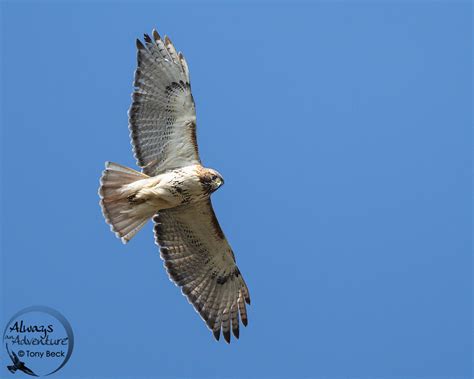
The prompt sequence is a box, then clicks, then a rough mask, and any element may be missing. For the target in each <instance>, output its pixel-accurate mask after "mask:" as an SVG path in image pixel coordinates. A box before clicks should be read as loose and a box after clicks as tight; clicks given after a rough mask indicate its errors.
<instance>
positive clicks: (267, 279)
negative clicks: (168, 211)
mask: <svg viewBox="0 0 474 379" xmlns="http://www.w3.org/2000/svg"><path fill="white" fill-rule="evenodd" d="M1 9H2V20H1V25H2V37H1V42H2V54H1V58H2V81H1V84H2V119H1V126H2V132H1V133H2V136H1V141H2V213H1V223H2V259H3V260H2V285H3V291H2V294H3V296H2V303H3V311H2V316H3V324H2V325H4V323H5V322H6V319H8V318H10V317H11V315H13V314H14V313H15V312H17V311H18V310H19V309H21V308H23V307H27V306H30V305H33V304H43V305H48V306H51V307H54V308H56V309H58V310H59V311H61V312H62V313H63V314H64V315H65V316H66V317H67V318H68V319H69V321H70V322H71V324H72V326H73V328H74V331H75V335H76V346H75V351H74V353H73V356H72V358H71V361H70V362H69V363H68V364H67V366H66V367H65V368H64V369H63V370H61V372H59V373H58V374H56V375H55V377H57V378H73V377H82V378H95V377H97V378H106V377H107V378H122V377H124V378H125V377H128V378H151V377H157V378H165V377H200V378H211V377H215V378H223V377H233V378H247V377H249V378H250V377H255V378H256V377H282V378H283V377H286V378H296V377H319V378H336V377H340V378H342V377H344V378H348V377H352V378H354V377H357V378H369V377H371V378H373V377H383V378H392V377H399V378H408V377H427V378H434V377H443V378H455V377H460V378H468V377H471V362H472V350H471V349H472V341H471V338H472V328H471V319H472V307H471V301H472V293H471V285H472V282H471V271H472V263H471V253H472V252H471V247H472V245H471V244H472V225H471V211H472V207H471V199H472V194H471V172H472V156H471V150H472V146H471V143H472V139H471V127H472V113H471V106H472V92H471V91H472V55H471V54H472V46H473V41H472V29H471V24H472V19H471V18H472V9H471V3H470V2H467V1H466V2H448V1H445V2H429V1H420V2H402V1H400V2H392V3H385V2H384V3H382V2H378V3H365V2H364V3H362V2H338V3H329V2H321V3H314V4H310V3H290V2H288V3H286V4H280V3H279V4H276V3H274V4H273V5H270V4H269V3H260V4H258V5H251V4H250V3H237V2H234V3H229V4H227V5H224V4H219V3H217V2H213V3H211V2H209V3H201V4H195V3H182V2H181V3H179V2H178V3H171V2H166V3H157V2H146V3H145V2H144V3H139V2H131V1H130V2H120V3H109V2H101V3H95V4H94V3H92V2H82V3H75V4H65V3H59V2H51V3H26V2H21V1H20V2H19V1H10V2H3V3H2V5H1ZM153 27H157V28H158V30H159V31H160V32H161V33H162V34H168V35H170V36H171V38H172V40H173V42H174V43H175V45H176V47H177V49H178V50H181V51H183V52H184V53H185V56H186V57H187V60H188V62H189V65H190V69H191V77H192V85H193V91H194V97H195V100H196V104H197V112H198V140H199V145H200V152H201V156H202V159H203V162H204V163H205V164H206V165H208V166H210V167H214V168H216V169H218V170H219V171H220V172H222V173H223V175H224V177H225V179H226V185H225V186H224V187H223V188H222V189H221V190H219V191H218V192H217V193H216V194H215V195H214V196H213V199H214V204H215V208H216V212H217V214H218V217H219V220H220V222H221V224H222V227H223V229H224V231H225V232H226V234H227V236H228V238H229V240H230V242H231V244H232V246H233V248H234V250H235V253H236V257H237V262H238V264H239V267H240V268H241V271H242V273H243V274H244V276H245V278H246V281H247V284H248V285H249V287H250V290H251V296H252V305H251V307H250V308H249V317H250V321H249V326H248V327H247V328H246V329H245V330H243V331H242V332H241V339H240V340H239V341H238V342H236V343H232V344H231V345H229V346H228V345H226V344H225V343H224V342H223V341H220V342H219V343H217V342H215V341H214V339H213V337H212V335H211V333H210V332H209V331H208V330H207V328H206V327H205V325H204V323H203V322H202V320H201V319H200V318H199V317H198V315H197V314H196V313H195V312H194V311H193V309H192V307H191V306H190V305H189V304H188V303H187V301H186V300H185V298H184V297H183V296H182V295H181V294H180V292H179V290H178V288H176V287H175V286H174V285H173V284H172V283H171V282H170V281H169V280H168V278H167V276H166V274H165V271H164V269H163V267H162V262H161V260H160V257H159V255H158V249H157V247H156V246H155V245H154V243H153V236H152V231H151V229H152V226H151V224H148V225H147V226H146V227H145V229H144V230H143V231H142V232H140V234H139V235H138V236H137V237H136V238H134V239H133V240H132V242H131V243H130V244H128V245H126V246H124V245H122V244H121V243H120V241H119V240H117V239H116V238H115V237H114V235H113V234H112V233H110V231H109V228H108V227H107V225H106V224H105V222H104V220H103V218H102V215H101V212H100V208H99V205H98V196H97V188H98V183H99V182H98V181H99V176H100V173H101V171H102V169H103V164H104V161H106V160H112V161H116V162H119V163H122V164H126V165H129V166H132V167H135V162H134V159H133V157H132V153H131V148H130V143H129V138H128V130H127V113H126V112H127V109H128V107H129V104H130V93H131V90H132V79H133V71H134V69H135V63H136V58H135V38H136V37H141V36H142V34H143V33H144V32H151V29H152V28H153ZM2 328H3V327H2ZM2 357H5V354H4V351H2ZM2 362H5V361H3V360H2ZM1 365H2V367H1V368H0V369H1V370H2V371H1V375H2V377H8V378H9V377H10V373H8V371H7V370H6V369H5V367H4V363H1ZM21 375H23V374H21ZM17 376H18V377H20V374H17Z"/></svg>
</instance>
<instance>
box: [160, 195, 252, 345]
mask: <svg viewBox="0 0 474 379" xmlns="http://www.w3.org/2000/svg"><path fill="white" fill-rule="evenodd" d="M153 221H154V222H155V240H156V242H157V243H158V244H159V246H160V247H161V249H160V250H161V254H160V255H161V258H162V259H163V260H164V265H165V267H166V270H167V271H168V274H169V276H170V278H171V279H172V280H173V281H174V282H175V283H176V284H177V285H178V286H180V287H182V288H181V290H182V292H183V294H184V295H185V296H186V297H187V298H188V300H189V302H190V303H191V304H192V305H193V306H194V308H195V309H196V310H197V312H198V313H199V314H200V315H201V317H202V318H203V319H204V321H205V322H206V324H207V326H208V327H209V328H210V329H211V330H212V331H213V333H214V337H215V338H216V339H217V340H218V339H219V337H220V331H221V329H222V334H223V335H224V338H225V340H226V341H227V342H230V328H231V326H232V332H233V334H234V336H235V337H236V338H239V317H240V319H241V320H242V323H243V324H244V325H245V326H246V325H247V310H246V307H245V303H247V304H250V296H249V291H248V288H247V285H246V284H245V282H244V279H243V278H242V275H241V274H240V271H239V269H238V267H237V266H236V264H235V257H234V253H233V252H232V249H231V248H230V246H229V243H228V242H227V239H226V238H225V236H224V233H223V232H222V230H221V228H220V226H219V223H218V221H217V218H216V215H215V213H214V210H213V209H212V204H211V202H210V200H204V201H202V202H197V203H191V204H187V205H183V206H180V207H177V208H172V209H166V210H163V211H160V212H159V213H158V214H157V215H156V216H155V217H154V218H153Z"/></svg>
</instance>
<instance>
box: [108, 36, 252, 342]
mask: <svg viewBox="0 0 474 379" xmlns="http://www.w3.org/2000/svg"><path fill="white" fill-rule="evenodd" d="M137 49H138V52H137V61H138V67H137V69H136V71H135V80H134V90H133V94H132V105H131V107H130V110H129V112H128V116H129V129H130V137H131V142H132V146H133V151H134V154H135V158H136V159H137V164H138V166H140V168H141V172H138V171H135V170H133V169H131V168H128V167H124V166H121V165H119V164H116V163H112V162H107V163H106V164H105V170H104V172H103V174H102V177H101V179H100V189H99V195H100V205H101V208H102V212H103V214H104V217H105V221H106V222H107V223H108V224H110V228H111V230H112V231H113V232H115V234H116V236H117V237H119V238H120V239H121V240H122V242H123V243H127V242H128V241H130V239H131V238H132V237H133V236H134V235H135V234H136V233H137V232H138V231H139V230H140V229H141V228H142V227H143V225H145V223H146V222H147V221H148V220H149V219H150V218H152V219H153V222H154V223H155V226H154V234H155V241H156V243H157V244H158V245H159V247H160V256H161V258H162V259H163V261H164V266H165V267H166V270H167V272H168V274H169V276H170V278H171V279H172V280H173V281H174V282H175V283H176V285H178V286H180V287H181V290H182V292H183V294H184V295H185V296H186V297H187V298H188V300H189V302H190V303H191V304H192V305H193V306H194V308H195V309H196V311H197V312H198V313H199V314H200V315H201V317H202V318H203V319H204V321H205V322H206V324H207V326H208V327H209V328H210V329H211V330H212V332H213V334H214V337H215V338H216V339H217V340H219V337H220V334H221V330H222V334H223V335H224V338H225V340H226V341H227V342H230V339H231V337H230V336H231V334H230V329H231V328H232V333H233V334H234V336H235V337H236V338H239V319H240V320H241V321H242V324H244V325H245V326H246V325H247V310H246V306H245V303H247V304H250V296H249V291H248V288H247V285H246V284H245V282H244V279H243V278H242V275H241V273H240V271H239V269H238V267H237V266H236V263H235V257H234V253H233V252H232V249H231V247H230V245H229V243H228V242H227V239H226V237H225V236H224V233H223V232H222V229H221V227H220V226H219V222H218V221H217V218H216V215H215V213H214V210H213V208H212V203H211V199H210V195H211V194H212V193H213V192H214V191H216V190H217V189H218V188H219V187H220V186H222V185H223V184H224V180H223V178H222V176H221V175H220V174H219V173H218V172H217V171H216V170H213V169H210V168H205V167H203V166H202V165H201V160H200V158H199V153H198V145H197V140H196V111H195V107H194V100H193V96H192V94H191V85H190V81H189V70H188V65H187V63H186V60H185V59H184V56H183V54H181V53H178V52H176V49H175V48H174V46H173V44H172V43H171V41H170V39H169V38H168V37H165V38H164V39H162V38H161V37H160V35H159V34H158V32H157V31H156V30H153V33H152V37H150V36H149V35H147V34H145V36H144V44H143V43H142V42H141V41H140V40H137Z"/></svg>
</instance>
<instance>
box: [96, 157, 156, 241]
mask: <svg viewBox="0 0 474 379" xmlns="http://www.w3.org/2000/svg"><path fill="white" fill-rule="evenodd" d="M147 178H149V176H147V175H145V174H142V173H140V172H138V171H135V170H132V169H131V168H128V167H125V166H121V165H119V164H117V163H113V162H106V163H105V170H104V172H103V173H102V177H101V178H100V188H99V196H100V206H101V208H102V213H103V214H104V217H105V221H106V222H107V224H109V225H110V229H111V230H112V231H113V232H115V235H116V236H117V237H118V238H120V239H121V240H122V242H123V243H127V242H128V241H130V239H131V238H132V237H133V236H134V235H135V234H136V233H137V232H138V231H139V230H140V229H141V228H142V227H143V225H145V224H146V222H147V221H148V219H149V217H150V215H144V214H143V213H141V212H140V213H139V212H133V210H134V207H135V206H136V205H135V204H134V203H133V200H132V198H131V196H133V194H134V193H135V192H136V190H131V189H130V187H129V186H128V185H129V184H131V183H134V182H136V181H138V180H142V179H147Z"/></svg>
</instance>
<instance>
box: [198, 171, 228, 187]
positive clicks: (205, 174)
mask: <svg viewBox="0 0 474 379" xmlns="http://www.w3.org/2000/svg"><path fill="white" fill-rule="evenodd" d="M199 180H200V182H201V184H202V185H203V187H204V191H206V192H208V193H212V192H214V191H216V190H217V189H218V188H219V187H220V186H222V185H223V184H224V179H223V178H222V175H221V174H219V172H217V171H216V170H213V169H212V168H207V169H205V170H203V171H202V172H201V173H200V175H199Z"/></svg>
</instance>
